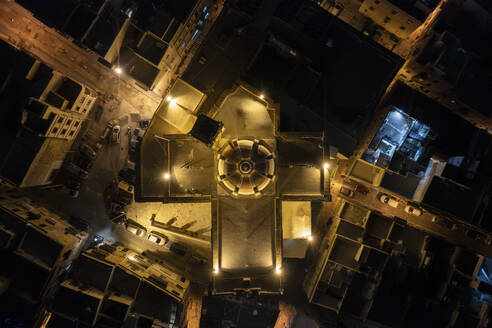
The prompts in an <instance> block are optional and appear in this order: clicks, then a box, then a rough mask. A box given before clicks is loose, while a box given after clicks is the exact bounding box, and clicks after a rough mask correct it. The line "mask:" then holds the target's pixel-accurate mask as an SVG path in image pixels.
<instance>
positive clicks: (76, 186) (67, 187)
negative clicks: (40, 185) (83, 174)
mask: <svg viewBox="0 0 492 328" xmlns="http://www.w3.org/2000/svg"><path fill="white" fill-rule="evenodd" d="M63 190H64V191H65V192H66V193H67V194H69V195H70V196H71V197H72V198H77V197H79V194H80V182H78V181H76V180H73V179H69V180H67V181H66V182H65V184H64V185H63Z"/></svg>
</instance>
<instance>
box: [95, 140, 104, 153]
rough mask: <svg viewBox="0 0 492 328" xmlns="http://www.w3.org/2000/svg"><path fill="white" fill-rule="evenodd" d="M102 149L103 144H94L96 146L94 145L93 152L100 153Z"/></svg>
mask: <svg viewBox="0 0 492 328" xmlns="http://www.w3.org/2000/svg"><path fill="white" fill-rule="evenodd" d="M102 147H103V144H102V143H100V142H96V144H95V145H94V150H95V151H96V152H98V151H100V150H101V149H102Z"/></svg>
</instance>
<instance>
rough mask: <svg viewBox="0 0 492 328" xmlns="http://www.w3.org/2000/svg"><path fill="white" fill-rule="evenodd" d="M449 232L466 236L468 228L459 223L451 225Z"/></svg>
mask: <svg viewBox="0 0 492 328" xmlns="http://www.w3.org/2000/svg"><path fill="white" fill-rule="evenodd" d="M451 230H453V231H456V232H461V233H464V234H468V228H467V227H466V226H464V225H462V224H459V223H453V225H452V227H451Z"/></svg>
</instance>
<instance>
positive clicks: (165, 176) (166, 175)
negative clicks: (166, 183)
mask: <svg viewBox="0 0 492 328" xmlns="http://www.w3.org/2000/svg"><path fill="white" fill-rule="evenodd" d="M162 177H163V178H164V180H169V179H170V178H171V175H170V174H169V173H168V172H166V173H164V174H163V175H162Z"/></svg>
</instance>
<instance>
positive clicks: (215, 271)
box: [214, 264, 219, 274]
mask: <svg viewBox="0 0 492 328" xmlns="http://www.w3.org/2000/svg"><path fill="white" fill-rule="evenodd" d="M218 273H219V266H218V265H217V264H216V265H214V274H218Z"/></svg>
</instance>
